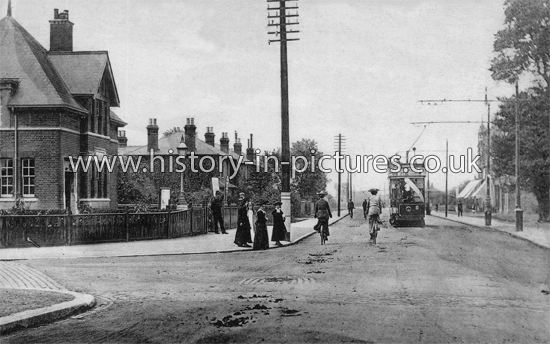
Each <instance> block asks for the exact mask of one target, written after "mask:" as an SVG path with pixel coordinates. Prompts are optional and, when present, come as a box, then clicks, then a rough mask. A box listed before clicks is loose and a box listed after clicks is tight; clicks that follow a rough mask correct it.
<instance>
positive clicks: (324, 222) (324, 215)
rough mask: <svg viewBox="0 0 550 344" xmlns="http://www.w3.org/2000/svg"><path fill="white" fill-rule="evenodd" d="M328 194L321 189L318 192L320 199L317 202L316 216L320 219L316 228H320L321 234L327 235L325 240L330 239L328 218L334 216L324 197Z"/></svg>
mask: <svg viewBox="0 0 550 344" xmlns="http://www.w3.org/2000/svg"><path fill="white" fill-rule="evenodd" d="M326 195H327V193H326V192H324V191H321V192H319V193H318V194H317V196H319V200H318V201H317V202H316V203H315V218H316V219H317V220H318V222H317V225H316V226H315V227H316V228H319V233H320V234H321V236H325V240H328V237H329V236H330V232H329V230H328V219H329V218H332V213H331V212H330V205H329V204H328V202H327V201H326V200H325V199H324V197H325V196H326Z"/></svg>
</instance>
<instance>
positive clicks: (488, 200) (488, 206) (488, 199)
mask: <svg viewBox="0 0 550 344" xmlns="http://www.w3.org/2000/svg"><path fill="white" fill-rule="evenodd" d="M485 104H487V169H486V171H485V173H486V175H485V179H486V180H487V182H486V183H485V186H486V189H487V190H486V191H487V193H486V194H485V226H490V225H491V220H492V212H491V207H492V206H491V181H490V179H489V178H490V173H491V104H490V103H489V102H488V99H487V88H485Z"/></svg>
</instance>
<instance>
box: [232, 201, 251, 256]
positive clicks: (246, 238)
mask: <svg viewBox="0 0 550 344" xmlns="http://www.w3.org/2000/svg"><path fill="white" fill-rule="evenodd" d="M247 203H248V202H247V200H246V199H245V198H244V193H243V192H241V193H240V195H239V204H240V207H239V210H238V213H237V214H238V215H237V233H235V245H237V246H239V247H250V245H248V243H252V237H251V236H250V222H248V215H247V213H246V212H247V209H246V204H247Z"/></svg>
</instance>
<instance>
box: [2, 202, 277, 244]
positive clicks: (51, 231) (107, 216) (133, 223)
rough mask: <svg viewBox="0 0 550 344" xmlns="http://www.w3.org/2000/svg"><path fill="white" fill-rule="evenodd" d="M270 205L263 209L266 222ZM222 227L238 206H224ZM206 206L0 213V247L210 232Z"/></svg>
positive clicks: (233, 220) (232, 221) (231, 223)
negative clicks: (102, 211)
mask: <svg viewBox="0 0 550 344" xmlns="http://www.w3.org/2000/svg"><path fill="white" fill-rule="evenodd" d="M272 211H273V209H272V207H268V208H267V209H266V213H267V220H268V225H271V224H272V222H273V219H272V216H271V212H272ZM223 217H224V225H225V228H227V229H231V228H236V227H237V220H238V207H224V208H223ZM213 231H214V226H213V221H212V211H211V210H210V209H208V208H204V207H201V208H193V209H189V210H172V211H170V210H168V211H164V212H145V213H131V212H128V211H127V212H119V213H97V214H78V215H64V214H61V215H59V214H58V215H2V216H0V248H8V247H29V246H32V245H33V244H32V243H31V241H32V242H34V243H36V244H38V245H40V246H62V245H82V244H94V243H107V242H124V241H137V240H155V239H171V238H180V237H184V236H192V235H201V234H206V233H207V232H213Z"/></svg>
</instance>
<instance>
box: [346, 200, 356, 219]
mask: <svg viewBox="0 0 550 344" xmlns="http://www.w3.org/2000/svg"><path fill="white" fill-rule="evenodd" d="M353 209H355V204H354V203H353V201H352V199H351V198H350V200H349V202H348V213H349V217H350V219H353Z"/></svg>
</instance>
